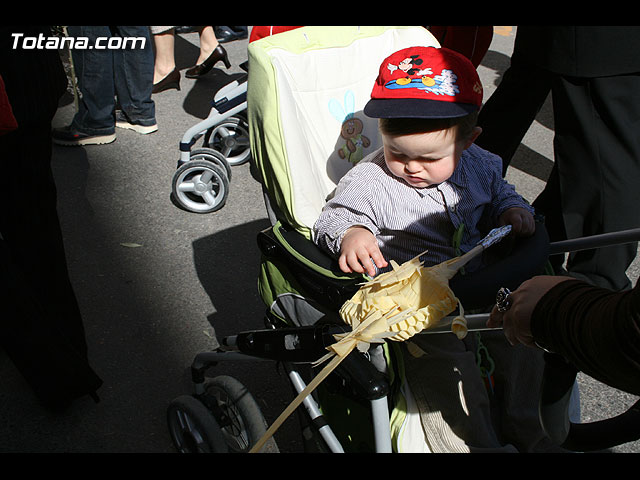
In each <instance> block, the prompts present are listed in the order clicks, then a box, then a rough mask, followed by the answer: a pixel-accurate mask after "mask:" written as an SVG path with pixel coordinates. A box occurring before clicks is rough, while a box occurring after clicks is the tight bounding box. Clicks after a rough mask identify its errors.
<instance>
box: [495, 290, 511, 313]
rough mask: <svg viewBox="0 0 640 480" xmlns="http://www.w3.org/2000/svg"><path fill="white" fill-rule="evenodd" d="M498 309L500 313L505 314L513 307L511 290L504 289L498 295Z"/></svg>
mask: <svg viewBox="0 0 640 480" xmlns="http://www.w3.org/2000/svg"><path fill="white" fill-rule="evenodd" d="M496 307H497V308H498V311H499V312H501V313H503V312H506V311H507V310H509V308H510V307H511V290H509V289H508V288H506V287H502V288H501V289H500V290H498V293H497V294H496Z"/></svg>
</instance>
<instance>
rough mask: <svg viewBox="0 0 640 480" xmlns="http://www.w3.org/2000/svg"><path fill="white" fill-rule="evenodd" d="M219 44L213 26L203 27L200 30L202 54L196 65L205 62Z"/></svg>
mask: <svg viewBox="0 0 640 480" xmlns="http://www.w3.org/2000/svg"><path fill="white" fill-rule="evenodd" d="M218 45H219V42H218V39H217V38H216V35H215V33H214V31H213V27H202V30H200V55H199V56H198V61H196V65H200V64H201V63H203V62H204V61H205V60H206V59H207V58H209V55H211V53H212V52H213V51H214V50H215V49H216V47H217V46H218Z"/></svg>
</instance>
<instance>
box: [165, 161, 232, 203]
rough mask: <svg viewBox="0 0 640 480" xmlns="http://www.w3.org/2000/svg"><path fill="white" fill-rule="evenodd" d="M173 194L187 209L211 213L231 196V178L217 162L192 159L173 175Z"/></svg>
mask: <svg viewBox="0 0 640 480" xmlns="http://www.w3.org/2000/svg"><path fill="white" fill-rule="evenodd" d="M172 194H173V197H174V199H175V200H176V201H177V202H178V203H179V204H180V206H181V207H183V208H184V209H185V210H188V211H190V212H194V213H210V212H215V211H216V210H219V209H221V208H222V207H223V206H224V204H225V203H226V201H227V197H228V196H229V178H228V177H227V174H226V173H225V172H224V171H223V170H222V169H221V168H220V167H219V166H218V165H216V164H214V163H212V162H209V161H207V160H190V161H188V162H187V163H185V164H183V165H182V166H181V167H179V168H178V170H177V171H176V173H175V174H174V175H173V183H172Z"/></svg>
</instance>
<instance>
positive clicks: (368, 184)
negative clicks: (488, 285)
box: [313, 47, 544, 452]
mask: <svg viewBox="0 0 640 480" xmlns="http://www.w3.org/2000/svg"><path fill="white" fill-rule="evenodd" d="M481 104H482V85H481V83H480V79H479V77H478V74H477V72H476V69H475V68H474V67H473V65H472V64H471V62H470V61H469V60H468V59H467V58H465V57H464V56H462V55H460V54H458V53H456V52H454V51H451V50H448V49H445V48H434V47H411V48H407V49H403V50H400V51H398V52H396V53H394V54H392V55H390V56H389V57H387V58H386V59H385V60H384V62H383V63H382V65H381V66H380V70H379V75H378V78H377V80H376V82H375V85H374V87H373V91H372V93H371V100H370V101H369V102H368V103H367V105H366V106H365V108H364V113H365V114H366V115H367V116H369V117H372V118H378V119H379V128H380V133H381V135H382V140H383V146H382V147H381V148H380V149H378V150H377V151H375V152H373V153H371V154H369V155H368V156H367V157H366V158H365V159H363V160H362V161H361V162H360V163H358V164H357V165H356V166H354V167H353V168H352V169H351V170H350V171H349V172H348V173H347V174H346V175H345V176H344V177H343V178H342V179H341V181H340V182H339V184H338V186H337V187H336V191H335V194H334V196H333V198H332V199H330V200H329V201H328V202H327V204H326V205H325V207H324V209H323V211H322V213H321V215H320V216H319V218H318V220H317V221H316V223H315V225H314V237H313V238H314V241H315V242H316V243H317V244H318V245H319V246H320V247H321V248H324V249H326V250H328V251H329V252H330V253H332V254H333V255H335V256H336V257H337V258H338V262H339V265H340V268H341V269H342V270H343V271H344V272H358V273H366V274H368V275H370V276H375V275H376V274H378V273H380V272H381V271H384V270H385V269H389V268H390V266H389V264H388V261H389V260H392V259H393V260H395V261H396V262H398V263H403V262H405V261H407V260H409V259H411V258H413V257H415V256H416V255H419V254H420V253H421V252H424V251H425V250H428V251H427V253H426V254H425V255H424V256H423V257H421V259H422V260H423V261H424V264H425V265H427V266H428V265H434V264H438V263H440V262H442V261H445V260H447V259H449V258H452V257H454V256H457V255H460V254H462V253H465V252H467V251H469V250H471V249H472V248H473V247H474V246H475V245H476V244H477V243H478V241H480V240H481V239H482V238H483V237H484V236H485V234H486V233H488V231H489V230H490V229H491V228H494V227H497V226H500V225H504V224H510V225H512V232H513V234H515V235H519V236H528V235H531V234H533V233H534V231H535V222H534V218H533V213H534V212H533V209H532V208H531V206H530V205H529V204H528V203H527V202H526V201H525V200H524V199H523V198H522V197H521V196H520V195H519V194H517V193H516V191H515V188H514V187H513V186H512V185H510V184H509V183H507V182H506V181H505V180H504V179H503V178H502V161H501V159H500V157H498V156H497V155H494V154H492V153H489V152H487V151H486V150H483V149H482V148H480V147H478V146H477V145H475V144H474V141H475V139H476V138H477V137H478V135H480V133H481V129H480V128H479V127H478V126H477V125H476V118H477V113H478V111H479V109H480V106H481ZM476 260H477V261H476V263H475V264H473V263H469V264H467V266H466V267H465V268H466V269H467V270H468V271H472V270H474V269H477V268H479V267H480V266H481V258H477V259H476ZM491 335H493V339H492V338H491ZM479 338H480V337H476V336H473V335H468V336H467V338H466V339H464V340H459V339H458V338H457V337H455V335H452V334H441V335H416V336H414V337H412V339H411V341H410V342H409V341H407V342H401V348H402V352H403V358H404V360H403V364H404V372H405V375H406V380H407V382H408V385H409V386H410V389H411V390H410V391H411V392H412V395H413V398H414V399H415V401H416V404H417V405H418V408H419V411H420V419H421V423H422V426H423V430H424V432H425V441H424V443H423V445H424V450H421V451H432V452H468V451H535V449H536V446H535V445H533V446H532V444H536V443H537V442H538V441H539V439H540V438H541V437H543V436H544V434H543V433H542V430H541V429H540V427H539V421H538V416H537V401H538V397H537V396H536V391H535V387H536V385H537V382H539V379H540V378H539V375H540V370H539V369H537V367H535V366H534V363H535V361H532V360H531V359H530V358H528V357H526V355H524V356H523V354H522V352H521V351H515V350H514V349H512V348H510V347H509V345H508V344H507V343H506V341H505V340H504V335H502V333H501V332H489V333H487V334H486V335H485V333H483V334H482V341H480V340H479ZM474 342H475V343H474ZM480 342H482V343H480ZM491 342H494V343H495V344H496V345H497V346H496V347H495V348H494V349H491V354H492V355H493V356H494V357H495V358H498V357H499V358H500V359H501V360H502V361H501V362H500V365H497V363H498V362H496V378H498V375H499V374H500V375H502V372H503V371H504V370H505V369H509V371H510V372H512V373H511V374H510V375H511V376H510V377H509V379H506V377H504V376H500V377H499V378H500V379H501V381H502V382H503V383H502V384H501V385H500V388H499V390H500V391H502V392H506V391H510V392H522V394H521V396H519V397H518V396H516V395H515V394H513V393H511V394H509V395H507V394H505V395H507V398H502V399H500V400H497V396H496V395H495V393H491V394H490V393H489V392H488V390H487V388H486V387H485V382H484V380H483V377H482V376H481V373H480V369H479V367H478V365H477V363H476V361H477V358H478V356H479V354H478V352H479V351H480V350H481V349H483V351H484V349H485V346H486V345H488V344H489V343H491ZM487 351H488V350H487ZM537 360H539V359H537ZM536 365H539V364H536ZM502 379H505V380H502ZM509 382H510V383H509ZM522 396H525V399H524V400H523V399H522ZM516 397H517V398H516ZM494 401H497V402H498V403H497V404H498V405H499V409H501V410H503V412H501V413H502V418H501V420H500V422H501V423H500V425H501V427H500V429H496V428H495V427H494V425H493V417H492V408H491V407H492V405H491V404H492V403H493V402H494ZM525 404H526V406H527V408H528V407H531V408H528V411H527V413H526V415H525V414H524V413H523V412H524V408H522V407H523V406H524V405H525ZM514 405H515V407H514ZM514 411H518V414H517V416H514V415H513V413H512V412H514ZM525 417H526V418H525ZM514 425H515V426H519V427H513V428H511V427H512V426H514ZM522 425H526V428H525V427H522ZM498 431H499V433H498ZM512 431H516V432H517V433H516V434H513V435H512V436H511V437H509V435H507V433H508V432H512ZM503 435H505V436H504V437H503ZM505 439H506V440H505ZM527 442H529V443H527ZM514 445H516V446H514Z"/></svg>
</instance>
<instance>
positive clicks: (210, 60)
mask: <svg viewBox="0 0 640 480" xmlns="http://www.w3.org/2000/svg"><path fill="white" fill-rule="evenodd" d="M220 60H222V61H223V62H224V65H225V67H227V69H229V68H231V62H229V56H228V55H227V51H226V50H225V49H224V47H223V46H222V45H218V46H217V47H216V48H215V50H213V52H211V55H209V57H207V59H206V60H205V61H204V62H202V63H201V64H199V65H196V66H194V67H191V68H190V69H189V70H187V71H186V72H185V73H184V76H185V77H187V78H199V77H201V76H203V75H206V74H207V73H209V70H211V69H212V68H213V66H214V65H215V64H216V63H218V62H219V61H220Z"/></svg>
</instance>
